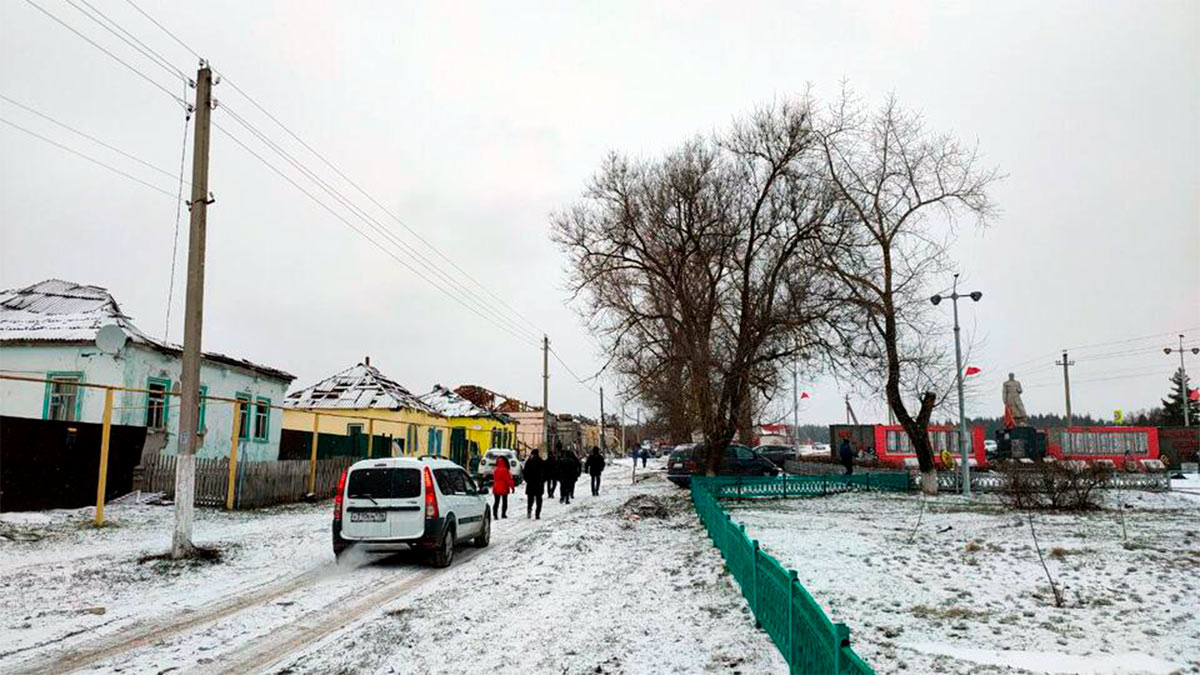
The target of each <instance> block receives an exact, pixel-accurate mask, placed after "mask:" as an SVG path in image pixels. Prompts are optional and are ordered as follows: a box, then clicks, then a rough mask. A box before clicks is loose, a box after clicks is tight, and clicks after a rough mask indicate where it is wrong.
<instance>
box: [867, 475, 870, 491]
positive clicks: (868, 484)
mask: <svg viewBox="0 0 1200 675" xmlns="http://www.w3.org/2000/svg"><path fill="white" fill-rule="evenodd" d="M870 491H871V474H867V492H870Z"/></svg>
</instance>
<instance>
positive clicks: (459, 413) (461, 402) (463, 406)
mask: <svg viewBox="0 0 1200 675" xmlns="http://www.w3.org/2000/svg"><path fill="white" fill-rule="evenodd" d="M421 400H422V401H424V402H425V403H426V404H427V405H428V406H429V407H431V408H433V409H434V410H436V411H438V413H440V414H441V415H442V416H444V417H489V418H492V419H496V420H499V421H501V422H511V421H512V420H511V419H510V418H508V417H506V416H505V415H502V414H500V413H494V412H491V411H490V410H488V409H487V408H483V407H481V406H477V405H475V404H474V403H472V402H470V401H469V400H467V399H466V398H464V397H462V396H460V395H459V394H457V393H455V392H453V391H451V390H450V389H447V388H446V387H443V386H442V385H440V384H435V385H434V386H433V391H431V392H429V393H428V394H423V395H422V396H421Z"/></svg>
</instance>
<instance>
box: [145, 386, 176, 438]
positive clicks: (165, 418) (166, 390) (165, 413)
mask: <svg viewBox="0 0 1200 675" xmlns="http://www.w3.org/2000/svg"><path fill="white" fill-rule="evenodd" d="M152 385H159V386H161V387H162V388H163V391H162V424H160V425H159V426H150V403H151V401H152V400H153V398H152V397H153V396H154V394H153V393H152V392H151V391H150V387H151V386H152ZM170 411H171V380H169V379H167V378H165V377H147V378H146V417H145V419H144V420H143V421H144V422H145V426H146V428H147V429H162V430H164V431H165V430H166V429H167V426H168V424H169V420H170V415H169V413H170Z"/></svg>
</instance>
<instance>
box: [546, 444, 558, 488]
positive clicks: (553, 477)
mask: <svg viewBox="0 0 1200 675" xmlns="http://www.w3.org/2000/svg"><path fill="white" fill-rule="evenodd" d="M561 454H562V441H557V442H555V446H554V450H551V451H550V452H549V453H547V454H546V496H547V497H549V498H550V499H554V488H556V487H558V456H559V455H561Z"/></svg>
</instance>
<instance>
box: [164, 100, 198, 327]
mask: <svg viewBox="0 0 1200 675" xmlns="http://www.w3.org/2000/svg"><path fill="white" fill-rule="evenodd" d="M191 121H192V116H191V114H190V113H189V114H187V115H184V118H183V142H182V143H181V144H180V149H179V194H178V196H177V201H176V202H175V237H174V238H173V239H172V240H171V282H170V284H169V285H168V288H167V317H166V319H164V320H163V323H164V324H165V325H164V326H163V342H167V341H169V340H170V339H171V338H170V336H171V301H172V300H174V298H175V260H176V258H178V256H179V221H180V219H181V218H182V215H183V184H184V182H185V181H184V180H183V168H184V163H185V161H186V159H187V140H188V123H189V122H191ZM188 185H191V183H188Z"/></svg>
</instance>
